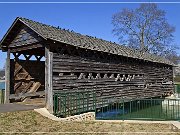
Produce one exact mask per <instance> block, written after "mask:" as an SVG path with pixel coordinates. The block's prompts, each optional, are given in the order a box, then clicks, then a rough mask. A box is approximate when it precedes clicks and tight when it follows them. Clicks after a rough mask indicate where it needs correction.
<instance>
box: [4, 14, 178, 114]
mask: <svg viewBox="0 0 180 135" xmlns="http://www.w3.org/2000/svg"><path fill="white" fill-rule="evenodd" d="M1 49H2V51H4V52H7V60H6V102H10V101H11V102H12V101H14V100H16V99H22V98H24V97H26V96H29V95H30V96H33V95H35V96H40V95H43V94H45V101H46V107H47V108H48V109H49V111H50V112H52V111H53V93H54V92H56V91H66V92H67V91H70V92H72V91H86V90H87V91H88V90H90V91H91V90H95V91H96V97H97V98H100V97H106V98H122V97H123V98H151V97H161V96H166V95H168V94H171V93H173V91H174V88H173V63H171V62H170V61H168V60H167V59H165V58H162V57H158V56H155V55H152V54H149V53H143V52H140V51H137V50H133V49H130V48H128V47H125V46H121V45H118V44H116V43H112V42H109V41H105V40H103V39H98V38H95V37H92V36H88V35H82V34H79V33H76V32H74V31H69V30H65V29H61V28H59V27H58V28H56V27H53V26H50V25H45V24H42V23H39V22H35V21H32V20H29V19H26V18H20V17H18V18H16V19H15V21H14V22H13V24H12V26H11V27H10V28H9V30H8V31H7V33H6V34H5V35H4V37H3V39H2V40H1ZM10 54H13V57H10ZM21 56H24V59H23V60H22V59H21ZM32 56H34V58H35V59H31V57H32ZM42 57H45V60H44V61H43V60H42V59H41V58H42Z"/></svg>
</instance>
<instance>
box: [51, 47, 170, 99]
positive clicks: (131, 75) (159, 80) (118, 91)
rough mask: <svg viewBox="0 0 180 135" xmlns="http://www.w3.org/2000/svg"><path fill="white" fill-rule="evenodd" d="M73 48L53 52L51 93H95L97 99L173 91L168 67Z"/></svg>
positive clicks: (160, 93)
mask: <svg viewBox="0 0 180 135" xmlns="http://www.w3.org/2000/svg"><path fill="white" fill-rule="evenodd" d="M76 49H77V48H76ZM76 49H75V48H74V51H73V49H66V48H65V47H63V48H61V49H56V50H59V51H58V52H54V54H53V91H81V90H82V91H84V90H96V91H97V97H107V98H114V97H118V98H122V97H123V98H150V97H157V96H162V95H167V94H168V93H170V92H172V91H173V85H172V84H171V83H172V81H173V80H172V78H173V77H172V67H170V66H167V65H162V64H157V63H156V64H155V63H152V62H144V61H142V60H141V61H139V60H135V59H132V58H131V59H130V58H125V57H120V56H113V55H108V54H105V53H104V54H102V53H99V52H92V51H85V50H83V49H80V50H78V51H76ZM88 54H89V55H88Z"/></svg>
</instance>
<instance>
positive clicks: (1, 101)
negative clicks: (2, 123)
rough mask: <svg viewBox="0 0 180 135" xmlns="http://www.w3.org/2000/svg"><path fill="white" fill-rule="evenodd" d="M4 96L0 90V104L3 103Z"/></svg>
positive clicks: (3, 91) (3, 92)
mask: <svg viewBox="0 0 180 135" xmlns="http://www.w3.org/2000/svg"><path fill="white" fill-rule="evenodd" d="M4 94H5V90H0V104H3V103H4V97H5V96H4Z"/></svg>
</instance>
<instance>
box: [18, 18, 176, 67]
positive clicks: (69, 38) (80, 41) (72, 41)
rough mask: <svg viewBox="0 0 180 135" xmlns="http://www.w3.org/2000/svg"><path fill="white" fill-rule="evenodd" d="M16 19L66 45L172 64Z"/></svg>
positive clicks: (127, 49) (37, 23)
mask: <svg viewBox="0 0 180 135" xmlns="http://www.w3.org/2000/svg"><path fill="white" fill-rule="evenodd" d="M16 20H18V21H21V22H22V23H24V24H25V25H26V26H28V27H29V28H31V29H32V30H33V31H35V32H36V33H37V34H38V35H40V36H42V37H43V38H44V39H51V40H54V41H58V42H62V43H65V44H68V45H72V46H77V47H80V48H85V49H90V50H94V51H101V52H107V53H111V54H115V55H121V56H125V57H131V58H136V59H142V60H146V61H151V62H156V63H164V64H168V65H173V63H172V62H170V61H169V60H167V59H165V58H163V57H159V56H156V55H153V54H149V53H143V52H140V51H137V50H134V49H131V48H128V47H126V46H122V45H119V44H116V43H112V42H109V41H106V40H103V39H99V38H94V37H92V36H87V35H82V34H79V33H75V32H73V31H69V30H65V29H60V28H56V27H53V26H50V25H46V24H42V23H39V22H36V21H32V20H29V19H26V18H21V17H18V18H17V19H16Z"/></svg>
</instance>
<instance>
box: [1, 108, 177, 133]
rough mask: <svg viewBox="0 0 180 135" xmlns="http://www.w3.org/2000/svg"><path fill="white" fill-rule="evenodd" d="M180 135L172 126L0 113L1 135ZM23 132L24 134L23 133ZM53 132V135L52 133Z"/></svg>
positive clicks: (31, 112) (34, 113) (27, 113)
mask: <svg viewBox="0 0 180 135" xmlns="http://www.w3.org/2000/svg"><path fill="white" fill-rule="evenodd" d="M10 132H11V133H13V134H31V133H32V132H35V133H36V134H83V135H84V134H96V135H97V134H99V135H101V134H132V135H134V134H135V133H136V134H156V135H157V134H169V135H170V134H173V135H174V134H179V135H180V133H178V132H177V130H174V129H173V126H172V125H170V124H158V123H155V124H145V123H141V124H138V123H125V122H121V123H117V122H98V121H91V122H56V121H52V120H50V119H48V118H45V117H43V116H41V115H40V114H38V113H37V112H35V111H21V112H11V113H0V135H1V134H7V133H10ZM22 132H23V133H22ZM50 132H51V133H50Z"/></svg>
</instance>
